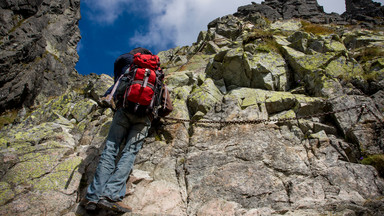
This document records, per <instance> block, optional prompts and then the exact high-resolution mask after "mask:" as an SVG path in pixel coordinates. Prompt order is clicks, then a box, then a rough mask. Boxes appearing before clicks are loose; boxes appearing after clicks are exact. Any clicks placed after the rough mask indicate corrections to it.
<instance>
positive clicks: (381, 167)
mask: <svg viewBox="0 0 384 216" xmlns="http://www.w3.org/2000/svg"><path fill="white" fill-rule="evenodd" d="M361 163H362V164H365V165H371V166H373V167H375V168H376V170H377V172H378V173H379V175H380V176H381V177H384V154H380V155H370V156H368V157H366V158H364V159H363V160H362V161H361Z"/></svg>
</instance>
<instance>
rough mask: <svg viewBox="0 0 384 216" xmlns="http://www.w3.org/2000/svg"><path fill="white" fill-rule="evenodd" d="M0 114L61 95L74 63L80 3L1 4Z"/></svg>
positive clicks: (24, 0)
mask: <svg viewBox="0 0 384 216" xmlns="http://www.w3.org/2000/svg"><path fill="white" fill-rule="evenodd" d="M0 14H1V15H0V23H1V28H0V73H1V78H0V112H4V111H5V110H7V109H13V108H20V107H22V106H23V105H26V106H31V105H34V104H36V103H39V101H42V98H45V97H49V96H58V95H61V94H63V93H64V92H65V91H66V90H67V88H68V85H69V84H70V79H73V78H75V77H76V76H77V73H76V72H75V70H74V67H75V64H76V62H77V60H78V55H77V52H76V46H77V43H78V41H79V40H80V32H79V28H78V21H79V19H80V1H79V0H71V1H43V0H33V1H32V0H28V1H27V0H19V1H9V0H6V1H2V2H1V3H0Z"/></svg>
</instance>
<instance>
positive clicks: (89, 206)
mask: <svg viewBox="0 0 384 216" xmlns="http://www.w3.org/2000/svg"><path fill="white" fill-rule="evenodd" d="M84 208H85V210H87V211H95V210H96V209H97V203H94V202H88V203H87V204H86V205H85V206H84Z"/></svg>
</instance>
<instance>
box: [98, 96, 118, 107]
mask: <svg viewBox="0 0 384 216" xmlns="http://www.w3.org/2000/svg"><path fill="white" fill-rule="evenodd" d="M100 103H101V104H102V105H104V106H108V107H112V109H116V104H115V101H114V100H113V97H112V95H107V96H106V97H102V98H100Z"/></svg>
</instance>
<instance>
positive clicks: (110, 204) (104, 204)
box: [97, 199, 132, 213]
mask: <svg viewBox="0 0 384 216" xmlns="http://www.w3.org/2000/svg"><path fill="white" fill-rule="evenodd" d="M97 205H98V206H99V207H100V208H103V209H107V210H112V211H115V212H119V213H126V212H132V208H131V207H129V206H127V205H125V204H124V203H123V202H115V201H112V200H107V199H102V200H100V201H99V202H98V203H97Z"/></svg>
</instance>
